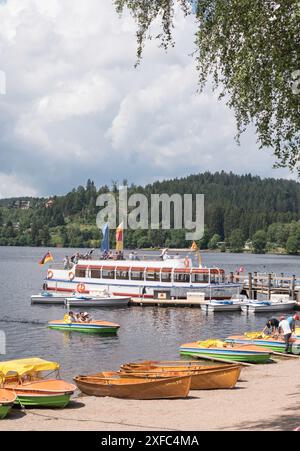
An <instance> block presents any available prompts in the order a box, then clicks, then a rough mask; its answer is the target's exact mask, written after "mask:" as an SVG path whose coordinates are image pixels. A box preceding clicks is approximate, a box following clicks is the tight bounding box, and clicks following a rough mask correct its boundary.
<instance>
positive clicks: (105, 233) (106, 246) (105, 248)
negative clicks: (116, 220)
mask: <svg viewBox="0 0 300 451" xmlns="http://www.w3.org/2000/svg"><path fill="white" fill-rule="evenodd" d="M102 235H103V238H102V243H101V251H102V252H108V251H109V226H108V223H106V224H104V226H103V228H102Z"/></svg>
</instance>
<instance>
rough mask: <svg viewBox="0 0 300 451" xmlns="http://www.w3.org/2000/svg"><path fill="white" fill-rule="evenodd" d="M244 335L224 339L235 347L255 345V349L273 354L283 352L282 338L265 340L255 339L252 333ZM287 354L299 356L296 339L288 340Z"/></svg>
mask: <svg viewBox="0 0 300 451" xmlns="http://www.w3.org/2000/svg"><path fill="white" fill-rule="evenodd" d="M247 335H248V334H247V333H246V334H245V335H232V336H230V337H227V338H226V342H227V343H230V344H231V343H233V344H236V345H244V344H246V345H249V344H251V345H255V346H257V347H263V348H265V349H269V350H270V351H275V352H285V346H286V345H285V341H284V340H283V339H282V338H274V337H265V338H255V336H254V335H253V333H250V334H249V335H248V336H247ZM289 352H291V353H292V354H300V340H298V339H297V338H291V339H290V348H289Z"/></svg>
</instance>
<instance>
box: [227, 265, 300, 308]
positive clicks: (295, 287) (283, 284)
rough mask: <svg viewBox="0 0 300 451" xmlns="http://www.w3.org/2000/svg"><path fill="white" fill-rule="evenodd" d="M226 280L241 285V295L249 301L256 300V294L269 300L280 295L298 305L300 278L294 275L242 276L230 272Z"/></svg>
mask: <svg viewBox="0 0 300 451" xmlns="http://www.w3.org/2000/svg"><path fill="white" fill-rule="evenodd" d="M227 280H228V282H231V283H232V282H236V283H242V284H243V291H242V293H243V294H246V295H247V297H248V298H249V299H257V297H258V294H263V295H265V296H266V297H267V299H271V297H272V295H274V294H282V295H285V296H289V298H290V299H292V300H294V301H297V302H298V303H300V278H297V277H296V276H295V275H293V276H286V275H284V273H281V274H280V275H278V274H273V273H269V274H259V273H258V272H253V273H251V272H249V273H248V274H247V275H244V274H239V273H233V272H231V273H230V275H229V276H228V277H227Z"/></svg>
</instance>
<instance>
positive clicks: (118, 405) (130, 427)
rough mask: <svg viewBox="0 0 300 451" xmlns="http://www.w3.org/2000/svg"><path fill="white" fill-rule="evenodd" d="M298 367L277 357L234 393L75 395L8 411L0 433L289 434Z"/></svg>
mask: <svg viewBox="0 0 300 451" xmlns="http://www.w3.org/2000/svg"><path fill="white" fill-rule="evenodd" d="M299 363H300V358H299V359H296V358H294V359H287V358H282V357H281V358H279V359H278V360H276V363H271V364H265V365H255V366H252V367H249V368H248V367H247V368H243V369H242V373H241V377H240V380H239V382H238V384H237V386H236V388H234V389H232V390H211V391H191V392H190V395H189V398H187V399H178V400H153V401H138V400H124V399H116V398H95V397H88V396H82V395H79V396H77V397H76V396H75V397H74V398H73V401H72V402H71V404H70V406H69V407H67V408H66V409H64V410H48V409H28V410H26V412H25V413H24V412H23V411H22V410H19V409H13V410H12V411H11V413H10V414H9V416H8V417H7V419H5V420H1V421H0V431H29V430H30V431H37V430H42V431H60V430H67V431H75V430H81V431H103V432H104V431H155V430H156V431H162V432H166V431H178V432H181V431H182V432H183V431H206V430H208V431H237V430H240V431H259V430H262V431H293V430H294V429H295V428H296V427H298V426H300V408H299V404H298V400H299V376H300V365H299ZM216 406H218V408H217V409H216ZM191 413H193V414H192V415H191Z"/></svg>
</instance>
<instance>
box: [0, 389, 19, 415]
mask: <svg viewBox="0 0 300 451" xmlns="http://www.w3.org/2000/svg"><path fill="white" fill-rule="evenodd" d="M15 400H16V395H15V394H14V393H11V392H10V391H8V390H4V389H0V420H2V419H3V418H5V417H6V416H7V414H8V412H9V411H10V409H11V408H12V406H13V405H14V402H15Z"/></svg>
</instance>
